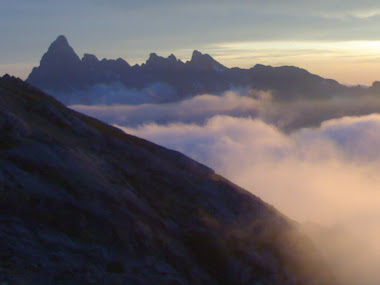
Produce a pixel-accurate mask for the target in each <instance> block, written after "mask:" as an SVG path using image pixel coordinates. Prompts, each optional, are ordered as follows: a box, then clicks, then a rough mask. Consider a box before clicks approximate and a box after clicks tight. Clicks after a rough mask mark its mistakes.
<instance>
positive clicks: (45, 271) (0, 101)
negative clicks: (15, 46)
mask: <svg viewBox="0 0 380 285" xmlns="http://www.w3.org/2000/svg"><path fill="white" fill-rule="evenodd" d="M0 136H1V140H0V197H1V198H0V209H2V210H1V212H0V281H7V282H9V284H253V283H258V284H335V283H334V281H333V278H332V277H331V275H330V273H329V270H328V269H327V268H326V267H325V266H324V264H323V262H322V261H321V260H320V258H319V256H318V254H317V253H316V252H315V250H314V248H313V247H312V245H311V244H310V242H309V241H308V240H307V239H306V238H304V237H303V236H302V235H301V234H300V233H298V232H297V230H296V225H295V224H294V223H293V222H291V221H290V220H288V219H287V218H286V217H284V216H282V215H281V214H280V213H278V212H277V211H276V210H275V209H274V208H273V207H271V206H269V205H267V204H266V203H264V202H263V201H261V200H260V199H259V198H257V197H255V196H253V195H251V194H249V193H248V192H246V191H245V190H243V189H241V188H239V187H238V186H236V185H234V184H232V183H231V182H229V181H227V180H226V179H224V178H222V177H220V176H219V175H217V174H215V173H214V172H213V171H212V170H211V169H209V168H208V167H206V166H204V165H201V164H199V163H197V162H195V161H193V160H191V159H189V158H188V157H186V156H184V155H182V154H181V153H178V152H175V151H171V150H168V149H165V148H163V147H160V146H158V145H155V144H153V143H150V142H148V141H145V140H142V139H139V138H137V137H133V136H130V135H127V134H124V133H123V132H122V131H120V130H118V129H116V128H114V127H111V126H108V125H106V124H104V123H102V122H100V121H97V120H95V119H92V118H90V117H87V116H85V115H82V114H80V113H77V112H75V111H72V110H70V109H67V108H65V107H64V106H63V105H62V104H60V103H59V102H57V101H56V100H54V99H53V98H51V97H50V96H48V95H45V94H43V93H42V92H40V91H39V90H38V89H35V88H33V87H30V86H29V85H27V84H25V83H24V82H22V81H21V80H18V79H15V78H11V77H9V76H4V77H3V78H1V79H0ZM221 155H223V154H221Z"/></svg>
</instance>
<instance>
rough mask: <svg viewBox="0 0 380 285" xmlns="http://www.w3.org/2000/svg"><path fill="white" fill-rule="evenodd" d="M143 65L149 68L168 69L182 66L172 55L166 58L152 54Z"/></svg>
mask: <svg viewBox="0 0 380 285" xmlns="http://www.w3.org/2000/svg"><path fill="white" fill-rule="evenodd" d="M145 65H146V66H147V67H150V68H169V67H174V66H179V65H182V62H181V61H180V60H177V58H176V57H175V55H174V54H171V55H169V56H168V57H167V58H165V57H162V56H159V55H157V54H156V53H154V52H152V53H151V54H150V55H149V58H148V60H147V61H146V63H145Z"/></svg>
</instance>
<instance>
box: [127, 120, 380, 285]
mask: <svg viewBox="0 0 380 285" xmlns="http://www.w3.org/2000/svg"><path fill="white" fill-rule="evenodd" d="M121 128H122V129H123V130H125V131H126V132H127V133H132V134H134V135H137V136H140V137H143V138H146V139H149V140H151V141H154V142H156V143H158V144H161V145H164V146H166V147H169V148H172V149H176V150H179V151H181V152H183V153H185V154H187V155H189V156H191V157H192V158H194V159H196V160H198V161H200V162H202V163H205V164H206V165H209V166H211V167H212V168H214V169H215V170H216V171H217V172H218V173H221V174H222V175H224V176H226V177H227V178H229V179H230V180H232V181H233V182H235V183H237V184H239V185H240V186H243V187H244V188H246V189H248V190H249V191H251V192H252V193H254V194H255V195H258V196H259V197H261V198H263V199H264V200H265V201H267V202H269V203H271V204H273V205H274V206H275V207H276V208H278V209H279V210H280V211H282V212H283V213H285V214H287V215H288V216H290V217H291V218H293V219H296V220H297V221H300V222H302V223H305V222H312V223H317V224H320V225H322V227H323V230H317V231H315V227H314V228H312V230H311V231H310V232H314V234H313V238H315V239H316V242H317V244H319V245H320V246H321V250H322V251H324V252H325V254H326V255H327V256H328V260H329V261H330V262H335V263H336V264H335V271H336V273H337V274H338V275H339V277H340V278H342V279H343V280H344V282H345V283H344V284H378V282H379V281H380V274H378V273H377V272H378V270H377V264H378V263H379V262H380V246H379V245H378V240H379V238H380V230H379V229H380V212H379V205H380V177H379V175H378V169H379V167H380V152H379V151H378V146H379V143H380V115H377V114H374V115H368V116H362V117H343V118H340V119H333V120H328V121H325V122H323V123H322V124H321V126H320V127H318V128H306V129H300V130H298V131H295V132H292V133H290V134H285V133H284V132H282V131H280V130H279V129H278V128H277V127H275V126H273V125H270V124H268V123H265V122H263V121H262V120H260V119H253V118H249V117H247V118H236V117H231V116H225V115H223V116H214V117H212V118H210V119H208V120H207V121H206V122H205V123H204V124H202V125H199V124H194V123H192V124H185V123H170V124H166V125H159V124H156V123H150V124H146V125H141V126H138V127H136V128H125V127H124V128H123V127H121ZM329 227H330V228H331V230H326V228H327V229H328V228H329ZM316 228H318V227H316ZM336 229H339V230H336ZM322 233H323V234H322ZM358 260H360V264H357V261H358Z"/></svg>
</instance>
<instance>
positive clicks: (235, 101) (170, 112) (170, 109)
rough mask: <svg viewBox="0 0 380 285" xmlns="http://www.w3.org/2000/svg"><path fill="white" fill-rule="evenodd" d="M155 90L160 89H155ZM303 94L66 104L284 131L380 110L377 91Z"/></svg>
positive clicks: (103, 113)
mask: <svg viewBox="0 0 380 285" xmlns="http://www.w3.org/2000/svg"><path fill="white" fill-rule="evenodd" d="M107 88H109V87H107ZM103 90H104V89H100V91H99V92H98V93H99V94H100V95H102V94H104V93H103ZM117 90H118V89H117ZM153 90H155V89H153ZM156 90H157V89H156ZM158 90H160V89H158ZM105 92H107V90H105ZM120 92H123V91H120ZM120 92H116V91H115V92H114V93H113V92H111V94H110V95H107V97H108V98H113V96H118V95H120ZM147 93H148V94H150V93H149V92H147V90H142V91H141V92H138V91H136V90H135V91H133V92H132V91H130V92H129V93H128V94H127V95H125V94H122V95H120V98H121V99H120V98H119V99H118V100H119V102H120V101H122V100H124V99H123V98H125V100H129V102H131V101H133V100H134V101H133V102H135V103H136V102H137V100H140V102H144V100H148V99H147V96H148V95H146V94H147ZM112 94H113V95H112ZM153 94H160V93H157V91H155V92H153ZM95 97H97V96H95ZM131 97H133V98H134V99H133V98H132V99H131ZM305 98H306V99H305V100H298V101H292V102H275V101H273V100H272V96H271V92H270V91H260V90H252V89H240V90H239V89H235V90H231V91H228V92H224V93H223V94H221V95H212V94H204V95H199V96H195V97H193V98H190V99H186V100H183V101H179V102H174V103H165V104H153V103H150V104H141V105H133V106H132V105H96V106H89V105H72V106H70V107H71V108H73V109H74V110H77V111H79V112H82V113H85V114H87V115H90V116H93V117H96V118H98V119H100V120H103V121H105V122H107V123H110V124H117V125H121V126H137V125H141V124H147V123H150V122H155V123H158V124H167V123H173V122H181V123H195V124H203V123H204V122H205V121H206V120H207V119H209V118H212V117H213V116H216V115H229V116H232V117H252V118H260V119H261V120H263V121H264V122H266V123H269V124H272V125H275V126H277V127H278V128H280V129H281V130H285V131H293V130H295V129H299V128H303V127H311V126H319V125H320V124H321V123H322V122H323V121H326V120H328V119H333V118H340V117H342V116H357V115H368V114H372V113H376V112H379V111H380V98H377V97H376V96H368V97H364V96H362V97H360V100H358V97H357V96H356V97H349V96H348V95H346V96H345V97H335V98H333V99H331V100H307V97H306V96H305ZM99 100H100V99H99ZM99 100H98V101H99ZM149 100H152V99H149ZM100 101H101V100H100Z"/></svg>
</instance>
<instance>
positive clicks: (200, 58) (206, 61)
mask: <svg viewBox="0 0 380 285" xmlns="http://www.w3.org/2000/svg"><path fill="white" fill-rule="evenodd" d="M188 65H190V66H191V67H193V68H196V69H214V70H215V71H224V70H226V69H227V67H225V66H224V65H222V64H220V63H219V62H217V61H216V60H215V59H213V58H212V57H211V56H210V55H208V54H202V53H201V52H199V51H197V50H194V51H193V55H192V56H191V60H190V61H189V62H188Z"/></svg>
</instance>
